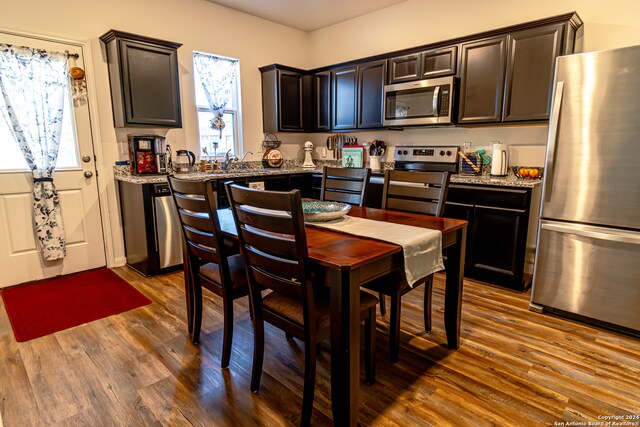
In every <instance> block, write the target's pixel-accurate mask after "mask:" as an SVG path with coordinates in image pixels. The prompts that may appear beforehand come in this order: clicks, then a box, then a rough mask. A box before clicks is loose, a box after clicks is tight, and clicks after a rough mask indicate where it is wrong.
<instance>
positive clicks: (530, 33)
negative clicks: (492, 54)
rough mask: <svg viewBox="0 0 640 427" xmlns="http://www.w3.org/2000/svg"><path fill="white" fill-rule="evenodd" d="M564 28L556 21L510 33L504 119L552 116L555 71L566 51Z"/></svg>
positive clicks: (539, 118)
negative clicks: (556, 63)
mask: <svg viewBox="0 0 640 427" xmlns="http://www.w3.org/2000/svg"><path fill="white" fill-rule="evenodd" d="M564 28H565V26H564V25H563V24H554V25H547V26H544V27H539V28H531V29H528V30H523V31H518V32H515V33H512V34H510V35H509V47H508V63H507V71H506V73H507V74H506V83H505V95H504V107H503V113H502V120H503V121H505V122H511V121H525V120H547V119H548V118H549V112H550V109H551V94H552V93H553V87H552V83H553V73H554V70H555V61H556V58H557V57H558V56H560V55H561V54H562V41H563V33H564Z"/></svg>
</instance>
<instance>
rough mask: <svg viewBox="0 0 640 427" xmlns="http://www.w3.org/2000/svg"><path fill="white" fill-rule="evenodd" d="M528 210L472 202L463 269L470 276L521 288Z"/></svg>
mask: <svg viewBox="0 0 640 427" xmlns="http://www.w3.org/2000/svg"><path fill="white" fill-rule="evenodd" d="M528 220H529V212H528V210H526V209H506V208H497V207H491V206H480V205H476V206H475V208H474V211H473V230H472V238H471V241H472V244H471V245H469V246H468V248H469V250H470V254H469V257H468V260H469V264H468V269H467V271H468V272H469V275H470V276H473V277H478V278H479V279H484V280H486V281H489V282H492V283H497V284H502V285H505V286H509V287H513V288H516V289H523V288H524V283H523V272H524V252H525V246H526V240H527V238H526V236H527V226H528Z"/></svg>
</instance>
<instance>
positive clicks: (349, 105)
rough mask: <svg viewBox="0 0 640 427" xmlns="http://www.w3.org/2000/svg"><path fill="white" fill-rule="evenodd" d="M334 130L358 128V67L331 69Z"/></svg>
mask: <svg viewBox="0 0 640 427" xmlns="http://www.w3.org/2000/svg"><path fill="white" fill-rule="evenodd" d="M331 87H332V90H331V95H332V99H333V114H332V119H331V127H332V129H333V130H346V129H356V128H357V123H358V107H357V105H358V67H357V66H353V67H345V68H339V69H337V70H333V71H331Z"/></svg>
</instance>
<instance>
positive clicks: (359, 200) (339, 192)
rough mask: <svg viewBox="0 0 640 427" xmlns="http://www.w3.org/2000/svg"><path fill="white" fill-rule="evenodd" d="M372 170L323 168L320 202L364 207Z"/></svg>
mask: <svg viewBox="0 0 640 427" xmlns="http://www.w3.org/2000/svg"><path fill="white" fill-rule="evenodd" d="M370 178H371V169H369V168H331V167H328V166H325V167H323V168H322V189H321V190H320V200H327V201H332V202H342V203H348V204H350V205H357V206H364V204H365V202H366V201H367V190H368V188H369V179H370Z"/></svg>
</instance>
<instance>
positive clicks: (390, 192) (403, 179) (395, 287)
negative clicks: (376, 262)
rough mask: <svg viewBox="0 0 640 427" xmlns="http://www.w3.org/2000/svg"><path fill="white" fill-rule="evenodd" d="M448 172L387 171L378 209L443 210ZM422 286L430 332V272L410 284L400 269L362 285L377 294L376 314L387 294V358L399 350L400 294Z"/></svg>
mask: <svg viewBox="0 0 640 427" xmlns="http://www.w3.org/2000/svg"><path fill="white" fill-rule="evenodd" d="M449 178H450V176H449V172H420V171H396V170H387V171H385V176H384V187H383V192H382V209H390V210H397V211H404V212H415V213H421V214H425V215H431V216H442V214H443V213H444V206H445V201H446V199H447V190H448V188H449ZM423 283H424V284H425V289H424V328H425V330H426V331H427V332H430V331H431V301H432V290H433V275H429V276H427V277H425V278H424V279H421V280H420V281H419V282H418V283H416V284H414V286H413V287H411V286H409V284H408V283H407V281H406V278H405V275H404V271H402V272H398V273H393V274H391V275H387V276H383V277H381V278H378V279H376V280H374V281H372V282H369V283H367V284H365V285H364V287H365V288H367V289H372V290H375V291H378V292H379V293H380V313H381V314H382V315H383V316H384V315H385V312H386V309H385V299H384V295H388V296H390V297H391V318H390V320H389V359H390V360H391V361H392V362H395V361H397V360H398V356H399V353H400V311H401V310H400V308H401V300H402V296H403V295H404V294H406V293H407V292H409V291H411V290H412V289H415V288H416V287H417V286H419V285H421V284H423Z"/></svg>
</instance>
